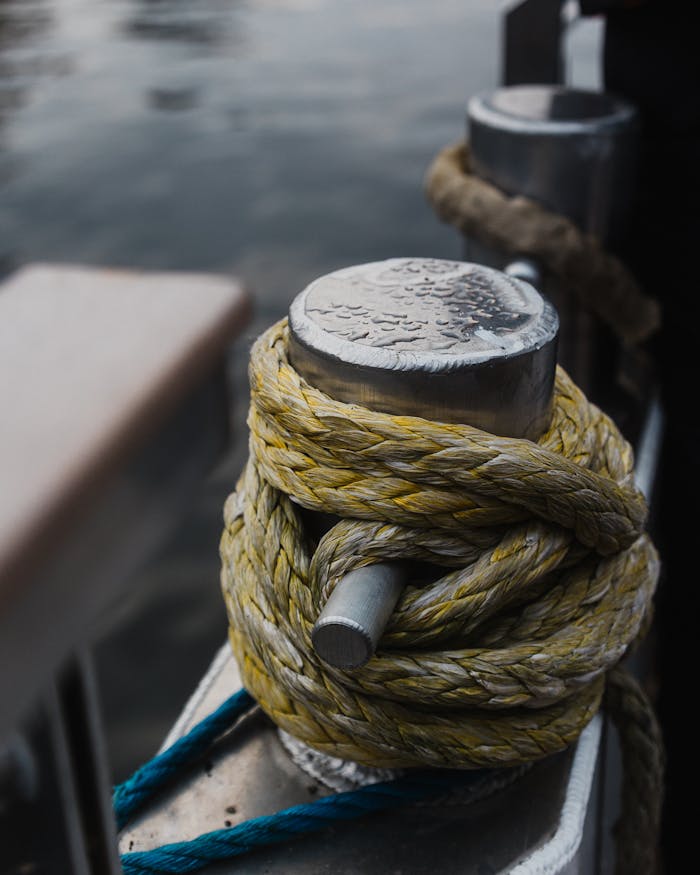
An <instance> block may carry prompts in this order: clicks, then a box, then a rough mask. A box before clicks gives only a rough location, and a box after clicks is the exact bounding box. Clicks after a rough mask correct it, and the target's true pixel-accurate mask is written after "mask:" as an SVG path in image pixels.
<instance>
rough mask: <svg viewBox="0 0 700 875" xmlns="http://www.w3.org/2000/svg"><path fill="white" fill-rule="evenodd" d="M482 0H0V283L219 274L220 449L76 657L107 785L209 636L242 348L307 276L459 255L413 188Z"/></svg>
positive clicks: (171, 712)
mask: <svg viewBox="0 0 700 875" xmlns="http://www.w3.org/2000/svg"><path fill="white" fill-rule="evenodd" d="M499 27H500V21H499V11H498V8H497V4H494V3H492V2H489V0H478V2H469V0H440V2H434V3H426V2H424V0H345V2H338V0H249V2H245V0H0V268H2V269H3V270H9V269H11V268H12V267H13V266H15V265H19V264H22V263H26V262H29V261H37V260H44V261H45V260H53V261H60V262H66V261H72V262H79V263H90V264H100V265H125V266H129V267H135V266H139V267H147V268H165V269H174V270H179V269H188V270H192V269H195V270H204V271H217V272H234V273H236V274H237V275H239V276H240V277H242V278H243V279H244V280H245V281H246V282H247V283H248V285H249V287H250V288H251V289H252V290H253V293H254V295H255V302H256V304H255V306H256V317H255V321H254V324H253V326H252V327H251V328H250V329H249V331H248V332H247V334H246V337H245V338H244V339H243V340H242V342H241V344H240V345H239V348H238V350H237V351H236V352H235V353H234V355H233V357H232V370H233V372H234V387H235V394H236V396H237V401H238V408H237V410H238V414H237V421H238V422H239V430H238V433H237V440H236V446H235V447H234V449H233V451H232V453H231V455H230V456H229V457H228V458H227V459H225V460H224V461H223V463H222V466H221V468H220V469H219V470H218V471H217V472H215V474H214V475H213V476H212V478H211V480H210V481H209V482H208V483H207V484H205V486H204V488H203V490H202V493H201V495H200V496H199V498H198V501H197V503H196V505H195V506H193V508H192V511H191V513H190V515H189V517H188V519H187V520H186V522H185V524H184V526H183V528H182V529H181V531H180V532H179V533H178V535H177V537H176V538H175V539H174V540H173V542H172V543H171V544H170V545H169V546H168V549H167V550H166V551H165V552H164V554H163V556H162V557H161V558H160V559H159V560H158V561H157V562H154V563H152V565H151V566H149V568H148V569H146V570H145V571H144V573H143V575H142V579H140V580H139V585H138V595H137V596H136V597H135V598H132V599H130V601H129V602H128V603H126V604H124V605H121V606H119V608H118V609H116V610H115V611H114V613H113V615H112V616H110V617H109V618H106V621H105V624H104V626H103V628H102V630H101V633H100V643H99V646H98V648H97V656H98V664H99V670H100V677H101V679H102V694H103V700H104V706H105V714H106V721H107V728H108V740H109V743H110V749H111V753H112V760H113V765H114V769H115V772H116V773H117V775H123V774H124V773H125V771H127V770H129V769H130V768H131V767H132V766H133V765H135V764H136V763H137V762H138V761H139V760H141V759H143V758H144V757H146V756H148V755H150V753H151V752H152V751H153V749H154V748H155V747H156V746H157V744H158V742H159V740H160V739H161V738H162V737H163V735H164V734H165V731H166V729H167V727H168V725H169V724H170V723H171V722H172V720H173V718H174V717H175V715H176V714H177V711H178V710H179V707H180V706H181V704H182V703H183V702H184V699H185V697H186V696H187V694H188V693H189V692H190V690H191V689H192V687H193V686H194V684H195V683H196V680H197V678H198V677H199V676H200V675H201V673H202V671H203V670H204V668H205V667H206V665H207V663H208V661H209V659H210V658H211V656H212V654H213V652H214V650H215V648H216V647H217V646H218V645H219V644H220V643H221V641H222V640H223V638H224V635H225V627H226V623H225V617H224V611H223V604H222V602H221V599H220V596H219V591H218V556H217V545H218V537H219V530H220V526H221V522H220V520H221V505H222V503H223V499H224V496H225V495H226V493H227V491H228V490H229V489H230V488H231V486H232V482H233V477H234V474H235V471H236V469H237V466H238V465H239V464H240V461H241V458H242V453H243V446H244V443H245V435H244V430H243V427H242V425H240V423H241V422H242V410H243V407H244V389H243V388H242V385H243V380H242V374H243V370H244V366H245V358H246V352H245V349H246V344H247V341H248V339H249V337H250V336H253V335H254V334H255V333H257V331H258V330H259V329H260V328H261V327H262V326H265V325H267V324H269V323H270V322H271V321H272V320H273V319H276V318H278V317H279V316H280V315H281V314H282V313H284V312H285V311H286V309H287V306H288V304H289V301H290V300H291V298H292V297H293V296H294V295H295V294H296V293H297V292H298V291H300V290H301V289H302V288H303V287H304V285H305V284H306V283H307V282H308V281H309V280H311V279H313V278H314V277H316V276H318V275H319V274H321V273H324V272H326V271H328V270H332V269H335V268H337V267H341V266H345V265H348V264H352V263H358V262H362V261H370V260H375V259H381V258H387V257H392V256H398V255H409V254H410V255H433V256H442V257H459V254H460V244H459V241H458V239H457V237H456V235H455V234H454V233H453V232H452V231H451V230H450V229H449V228H446V227H444V226H442V225H440V224H439V223H438V222H437V220H436V219H435V218H434V216H433V214H432V212H431V210H430V208H429V207H428V206H427V204H426V202H425V200H424V197H423V194H422V178H423V174H424V172H425V170H426V167H427V165H428V164H429V162H430V160H431V158H432V157H433V155H434V154H435V152H436V151H437V150H438V149H439V148H440V147H441V146H443V145H444V144H446V143H448V142H451V141H454V140H456V139H458V138H459V137H460V136H461V135H462V132H463V128H464V113H465V104H466V100H467V98H468V97H469V96H470V95H471V94H473V93H474V92H476V91H479V90H482V89H484V88H490V87H493V86H494V85H495V84H496V83H497V76H498V66H499V42H498V35H499Z"/></svg>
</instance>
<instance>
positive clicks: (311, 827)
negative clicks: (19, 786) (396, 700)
mask: <svg viewBox="0 0 700 875" xmlns="http://www.w3.org/2000/svg"><path fill="white" fill-rule="evenodd" d="M483 774H484V772H483V771H482V772H471V773H470V775H469V777H470V778H471V779H472V780H473V779H475V778H477V777H481V776H483ZM466 781H467V778H466V776H465V773H464V772H454V771H452V772H451V771H447V770H445V771H439V772H438V771H435V772H420V773H418V774H414V775H411V776H410V777H409V776H407V777H404V778H398V779H397V780H395V781H386V782H382V783H378V784H369V785H368V786H366V787H362V788H361V789H359V790H351V791H349V792H347V793H336V794H335V795H333V796H325V797H323V798H321V799H318V800H316V801H315V802H311V803H309V804H306V805H294V806H293V807H291V808H285V809H283V810H282V811H278V812H277V813H276V814H271V815H264V816H262V817H254V818H252V819H251V820H247V821H245V822H244V823H241V824H238V825H237V826H233V827H229V828H228V829H217V830H214V832H209V833H205V834H204V835H200V836H198V837H197V838H195V839H192V840H191V841H187V842H175V843H173V844H169V845H163V846H161V847H159V848H154V849H153V850H151V851H134V852H132V853H128V854H123V855H122V858H121V861H122V866H123V871H124V875H176V873H181V872H196V871H197V870H198V869H202V868H203V867H204V866H207V865H208V864H210V863H214V862H217V861H221V860H229V859H232V858H233V857H237V856H239V855H240V854H245V853H246V852H248V851H252V850H254V849H256V848H262V847H267V846H268V845H272V844H277V843H278V842H284V841H286V840H288V839H290V838H294V837H297V836H300V835H307V834H309V833H313V832H317V831H318V830H322V829H324V828H325V827H326V826H328V825H329V824H331V823H334V822H336V821H339V820H352V819H354V818H356V817H362V816H364V815H366V814H371V813H374V812H378V811H384V810H386V809H389V808H394V807H397V806H400V805H406V804H408V803H410V802H416V801H418V800H420V799H425V798H427V797H430V796H436V795H439V794H440V793H444V792H447V791H449V790H452V789H454V788H455V787H456V786H460V785H461V786H463V785H464V784H465V783H466Z"/></svg>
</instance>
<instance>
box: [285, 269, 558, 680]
mask: <svg viewBox="0 0 700 875" xmlns="http://www.w3.org/2000/svg"><path fill="white" fill-rule="evenodd" d="M348 315H349V316H350V318H349V319H348V318H347V317H348ZM558 324H559V323H558V318H557V315H556V312H555V310H554V309H553V307H552V306H551V305H550V304H549V303H547V302H546V301H545V300H544V299H543V298H542V297H541V296H540V294H539V293H538V292H537V291H535V289H534V288H532V286H530V285H529V284H527V283H525V282H522V281H521V280H519V279H516V278H514V277H511V276H507V275H506V274H504V273H501V272H500V271H496V270H493V269H491V268H487V267H481V266H478V265H474V264H467V263H464V262H456V261H444V260H439V259H407V258H403V259H391V260H389V261H384V262H377V263H373V264H365V265H360V266H357V267H352V268H347V269H345V270H339V271H336V272H335V273H332V274H329V275H327V276H324V277H321V278H320V279H318V280H316V281H315V282H313V283H311V285H310V286H308V288H307V289H306V290H305V291H303V292H302V293H301V294H300V295H299V296H298V297H297V298H296V299H295V300H294V301H293V302H292V306H291V308H290V311H289V326H290V344H289V356H290V360H291V362H292V364H293V365H294V367H295V368H296V369H297V371H298V372H299V373H300V374H302V375H303V376H304V377H305V379H306V380H308V381H309V382H310V383H312V384H313V385H315V386H317V387H318V388H320V389H322V390H323V391H324V392H326V393H327V394H329V395H331V396H333V397H334V398H336V399H338V400H340V401H345V402H355V403H359V404H363V405H365V406H366V407H370V408H372V409H374V410H379V411H384V412H387V413H396V414H403V415H415V416H422V417H425V418H428V419H433V420H437V421H443V422H461V423H465V424H469V425H473V426H476V427H478V428H482V429H484V430H486V431H489V432H491V433H494V434H499V435H504V436H511V437H527V438H532V439H534V438H537V437H539V435H540V434H541V433H542V431H543V430H544V429H545V427H546V426H547V424H548V422H549V418H550V413H551V403H552V391H553V385H554V370H555V364H556V341H557V332H558ZM408 579H409V570H408V568H407V566H405V565H403V564H400V563H379V564H376V565H372V566H368V567H365V568H362V569H358V570H356V571H353V572H352V573H350V574H348V575H346V577H344V578H343V579H342V580H341V581H339V582H338V584H337V585H336V587H335V589H334V591H333V593H332V595H331V597H330V598H329V599H328V602H327V604H326V605H325V607H324V608H323V610H322V612H321V614H320V616H319V618H318V621H317V623H316V625H315V627H314V630H313V634H312V640H313V644H314V647H315V649H316V651H317V653H318V654H319V655H320V656H321V657H322V658H323V659H324V660H325V661H326V662H328V663H330V664H332V665H335V666H337V667H340V668H351V667H357V666H360V665H363V664H364V663H365V662H367V660H368V659H370V658H371V656H372V654H373V653H374V651H375V649H376V647H377V644H378V642H379V639H380V638H381V635H382V633H383V631H384V629H385V627H386V623H387V622H388V620H389V617H390V616H391V613H392V611H393V610H394V607H395V605H396V603H397V601H398V599H399V598H400V595H401V592H402V591H403V588H404V586H405V584H406V582H407V581H408Z"/></svg>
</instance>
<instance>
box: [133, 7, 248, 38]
mask: <svg viewBox="0 0 700 875" xmlns="http://www.w3.org/2000/svg"><path fill="white" fill-rule="evenodd" d="M231 5H232V4H231V2H230V0H219V2H215V0H209V2H206V3H201V2H197V0H135V6H136V7H137V9H136V11H135V12H134V14H133V15H131V16H130V17H129V18H128V19H127V21H126V23H125V25H124V29H125V31H126V32H127V33H128V34H130V35H131V36H134V37H144V38H146V39H166V40H168V39H169V40H183V41H185V42H189V43H195V44H196V43H202V44H204V45H208V46H212V45H215V44H217V43H225V42H227V41H229V40H230V36H229V35H227V33H226V26H225V25H226V24H227V15H228V13H229V10H230V8H231Z"/></svg>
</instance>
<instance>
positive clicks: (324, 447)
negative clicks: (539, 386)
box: [221, 320, 659, 768]
mask: <svg viewBox="0 0 700 875" xmlns="http://www.w3.org/2000/svg"><path fill="white" fill-rule="evenodd" d="M250 381H251V407H250V414H249V427H250V451H249V457H248V462H247V465H246V467H245V470H244V472H243V474H242V475H241V478H240V480H239V483H238V485H237V489H236V491H235V492H234V493H233V494H232V495H231V496H230V497H229V499H228V500H227V502H226V505H225V509H224V518H225V529H224V532H223V536H222V540H221V557H222V587H223V592H224V597H225V601H226V605H227V611H228V615H229V620H230V640H231V644H232V647H233V651H234V654H235V656H236V659H237V661H238V664H239V667H240V670H241V674H242V678H243V682H244V684H245V687H246V689H247V690H249V692H250V693H251V695H252V696H253V697H254V698H255V699H256V700H257V702H258V703H259V704H260V706H261V707H262V708H263V710H264V711H265V712H266V713H267V714H268V715H269V716H270V717H271V718H272V720H273V721H274V722H275V723H276V724H277V725H278V726H280V727H281V728H283V729H284V730H286V731H287V732H289V733H290V734H291V735H294V736H295V737H297V738H299V739H301V740H302V741H304V742H305V743H307V744H309V745H310V746H311V747H313V748H315V749H317V750H320V751H325V752H328V753H331V754H333V755H334V756H340V757H343V758H346V759H352V760H355V761H357V762H360V763H363V764H367V765H373V766H392V767H403V766H439V767H451V768H456V767H458V768H481V767H498V766H514V765H517V764H520V763H523V762H529V761H532V760H536V759H539V758H541V757H544V756H547V755H549V754H552V753H555V752H556V751H559V750H561V749H563V748H564V747H566V746H568V745H569V744H570V743H571V742H573V741H574V740H575V739H576V738H577V737H578V735H579V733H580V732H581V731H582V729H583V728H584V727H585V726H586V724H587V723H588V722H589V720H590V719H591V717H592V716H593V714H594V713H595V712H596V711H597V709H598V707H599V705H600V702H601V697H602V695H603V691H604V686H605V677H606V672H608V671H609V670H610V669H612V668H613V667H615V666H616V665H617V664H618V663H619V661H620V660H621V658H622V657H623V655H624V654H625V652H626V650H627V649H628V647H629V646H630V644H632V643H633V642H634V641H635V639H636V638H637V636H638V635H639V633H640V631H642V630H643V629H644V628H645V618H646V617H647V614H648V611H649V607H650V603H651V599H652V595H653V593H654V589H655V586H656V582H657V577H658V572H659V561H658V556H657V554H656V551H655V549H654V547H653V545H652V543H651V541H650V539H649V537H648V535H647V534H646V533H645V532H644V524H645V519H646V512H647V511H646V505H645V502H644V499H643V497H642V495H641V493H640V492H639V491H638V490H637V489H636V488H635V486H634V483H633V455H632V451H631V448H630V446H629V444H628V443H627V442H626V441H625V439H624V438H623V437H622V435H621V434H620V432H619V431H618V429H617V427H616V426H615V425H614V423H613V422H612V420H611V419H610V418H609V417H608V416H606V415H605V414H604V413H602V412H601V411H600V410H599V409H598V408H597V407H595V406H594V405H593V404H591V403H589V402H588V401H587V399H586V398H585V397H584V395H583V394H582V393H581V391H580V390H579V389H578V388H577V387H576V386H575V385H574V383H573V382H572V381H571V379H570V378H569V377H568V376H567V374H566V373H565V372H564V371H563V370H561V369H559V370H558V372H557V377H556V387H555V399H554V408H553V414H552V420H551V424H550V427H549V429H548V431H547V432H546V433H545V434H544V435H543V436H542V438H541V439H540V440H539V441H538V442H537V443H534V442H531V441H528V440H524V439H512V438H502V437H496V436H494V435H490V434H488V433H486V432H483V431H480V430H478V429H475V428H470V427H468V426H464V425H454V424H444V423H437V422H431V421H428V420H423V419H420V418H417V417H410V416H393V415H389V414H384V413H379V412H376V411H371V410H368V409H366V408H363V407H360V406H358V405H351V404H343V403H341V402H338V401H335V400H334V399H332V398H330V397H329V396H327V395H325V394H324V393H322V392H320V391H319V390H317V389H315V388H314V387H312V386H310V385H309V384H308V383H306V382H305V381H304V380H303V379H302V378H301V377H300V376H299V374H297V373H296V372H295V370H294V369H293V368H292V367H291V365H290V364H289V361H288V359H287V325H286V320H282V321H281V322H278V323H277V324H275V325H274V326H272V327H271V328H270V329H268V330H267V331H266V332H265V333H264V334H263V335H262V336H261V337H260V338H259V339H258V340H257V342H256V343H255V345H254V347H253V350H252V354H251V362H250ZM301 508H307V509H309V510H313V511H325V512H328V513H332V514H336V515H337V516H339V517H341V518H342V519H341V521H340V522H339V523H338V524H337V525H335V526H334V527H333V528H331V529H330V531H328V532H327V533H326V534H325V535H323V537H322V538H321V539H320V541H319V542H318V543H316V542H315V541H314V539H313V538H312V537H311V535H310V534H309V532H308V531H307V530H306V528H305V526H304V518H303V513H302V510H301ZM393 558H402V559H409V560H414V561H416V562H428V563H431V564H432V565H434V566H437V567H438V568H439V571H437V573H436V579H435V580H434V581H433V582H430V583H428V584H424V585H409V586H408V587H407V588H406V590H405V593H404V595H403V596H402V598H401V600H400V601H399V603H398V605H397V608H396V610H395V612H394V614H393V616H392V619H391V621H390V624H389V627H388V629H387V632H386V633H385V635H384V637H383V638H382V640H381V642H380V646H379V649H378V652H377V653H376V654H375V656H374V657H373V658H372V659H371V660H370V662H369V663H367V664H366V665H365V666H363V667H361V668H357V669H353V670H340V669H336V668H333V667H331V666H329V665H327V664H326V663H324V662H323V661H322V660H321V659H320V658H319V657H318V656H317V655H316V653H315V651H314V649H313V647H312V645H311V629H312V627H313V624H314V622H315V620H316V618H317V617H318V614H319V612H320V610H321V608H322V606H323V604H324V603H325V601H326V600H327V598H328V596H329V594H330V592H331V591H332V589H333V587H334V586H335V584H336V582H337V581H338V580H339V579H340V578H341V577H343V576H344V575H345V574H347V573H348V572H349V571H351V570H352V569H354V568H357V567H361V566H363V565H367V564H371V563H373V562H376V561H382V560H387V559H393Z"/></svg>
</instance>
